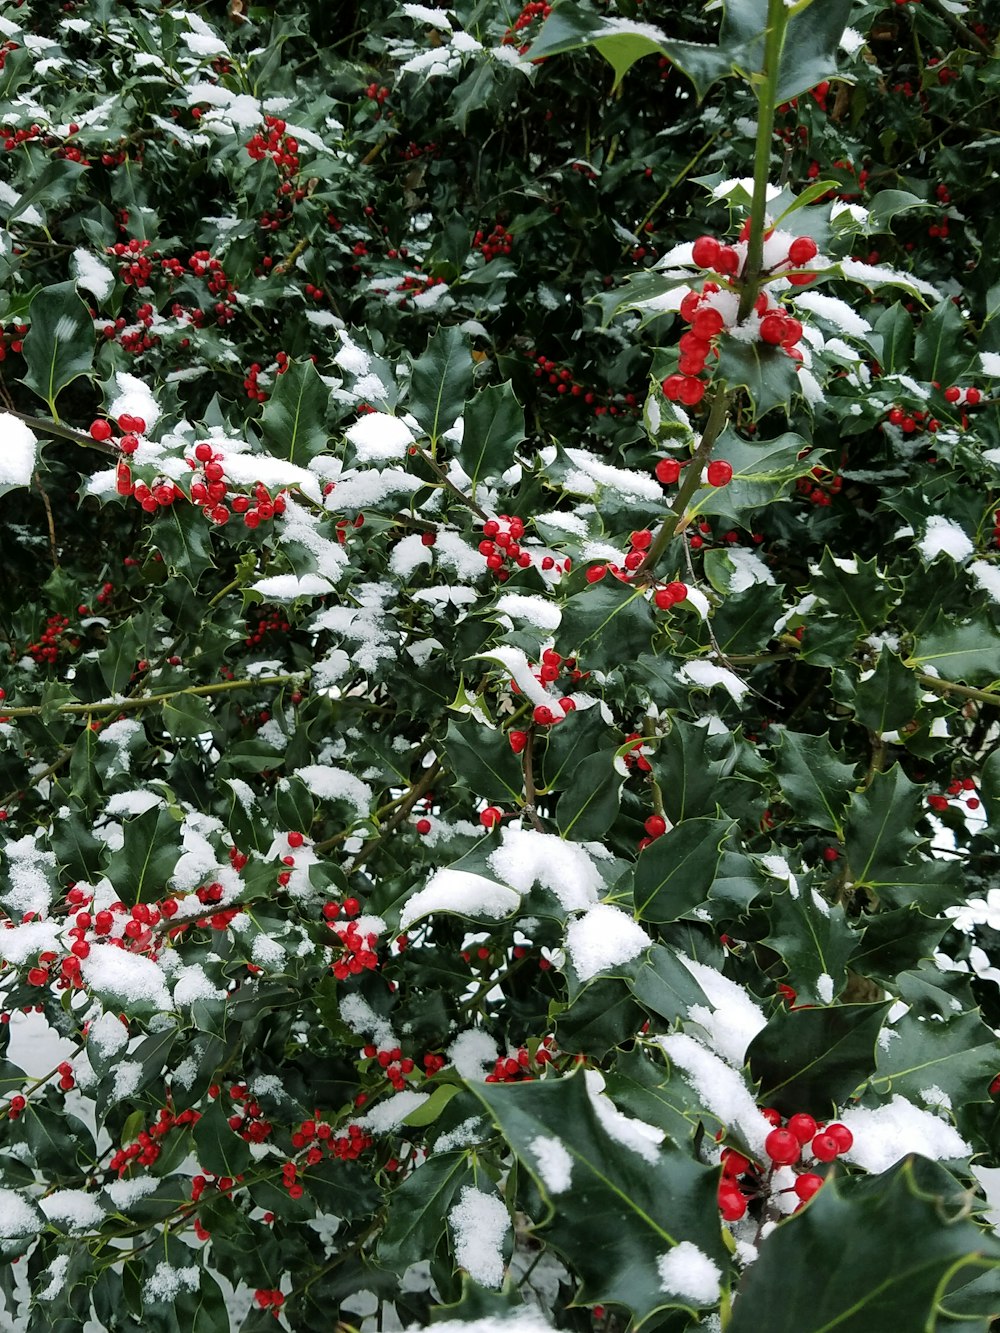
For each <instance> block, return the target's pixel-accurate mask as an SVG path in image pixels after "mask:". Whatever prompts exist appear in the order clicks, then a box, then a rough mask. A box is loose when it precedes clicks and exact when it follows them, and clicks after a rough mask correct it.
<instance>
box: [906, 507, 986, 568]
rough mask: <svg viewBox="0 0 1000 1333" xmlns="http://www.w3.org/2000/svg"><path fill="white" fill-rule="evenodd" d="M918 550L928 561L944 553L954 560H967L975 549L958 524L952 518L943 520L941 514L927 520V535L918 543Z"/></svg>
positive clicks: (933, 515)
mask: <svg viewBox="0 0 1000 1333" xmlns="http://www.w3.org/2000/svg"><path fill="white" fill-rule="evenodd" d="M917 549H918V550H919V551H920V553H921V555H922V556H923V557H924V559H925V560H927V561H931V560H933V559H934V557H935V556H936V555H940V554H941V553H942V552H944V554H945V555H947V556H950V557H951V559H952V560H965V559H966V558H967V557H968V556H970V555H971V554H972V550H973V547H972V542H971V541H970V540H969V538H968V536H967V535H966V533H965V531H964V530H963V529H962V528H960V527H959V526H958V524H957V523H953V522H952V521H951V519H950V518H942V517H941V516H940V514H932V515H931V516H930V518H929V519H928V520H927V531H926V533H925V534H924V536H923V537H922V538H921V540H920V541H919V542H917Z"/></svg>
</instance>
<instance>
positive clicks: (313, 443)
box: [260, 359, 330, 467]
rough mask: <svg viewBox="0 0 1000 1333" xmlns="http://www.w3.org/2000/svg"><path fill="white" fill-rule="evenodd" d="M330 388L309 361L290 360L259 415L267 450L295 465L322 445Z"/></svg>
mask: <svg viewBox="0 0 1000 1333" xmlns="http://www.w3.org/2000/svg"><path fill="white" fill-rule="evenodd" d="M329 401H330V390H329V389H328V388H327V386H326V385H325V384H324V383H323V381H322V380H321V379H320V377H319V372H318V371H317V369H316V367H315V366H314V365H313V363H312V362H311V361H310V360H308V359H306V360H304V361H293V362H291V363H290V364H289V366H288V369H287V370H286V371H285V373H284V374H283V375H278V376H277V378H276V379H275V384H274V391H273V392H272V394H271V396H270V398H269V399H268V402H267V405H266V406H265V408H264V415H263V416H262V417H261V422H260V426H261V431H262V433H263V436H264V444H265V446H266V447H267V450H268V452H269V453H270V454H272V455H273V456H274V457H275V458H287V459H288V461H289V462H290V463H294V464H296V465H297V466H298V467H305V466H307V464H308V463H309V461H310V460H311V459H313V458H315V457H316V455H317V454H319V453H322V452H323V450H324V449H325V448H326V443H327V440H328V438H329V434H328V432H327V429H326V410H327V406H328V404H329Z"/></svg>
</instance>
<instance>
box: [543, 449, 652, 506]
mask: <svg viewBox="0 0 1000 1333" xmlns="http://www.w3.org/2000/svg"><path fill="white" fill-rule="evenodd" d="M566 456H567V457H568V458H569V459H570V461H571V462H572V463H574V464H575V465H576V468H577V469H578V471H579V472H581V473H583V475H584V477H587V478H589V479H590V481H591V482H596V483H597V484H598V485H599V486H607V487H608V489H609V490H613V491H617V492H618V493H619V494H621V495H629V496H634V497H635V498H636V499H637V500H655V501H657V502H660V501H662V499H663V488H662V487H661V486H660V483H659V482H658V481H655V480H654V479H653V478H652V477H650V476H649V475H648V474H647V473H645V472H631V471H629V470H628V469H627V468H620V467H612V466H611V464H610V463H603V462H602V461H601V460H600V459H599V458H597V457H596V456H595V455H594V454H591V453H588V452H587V450H586V449H567V450H566ZM569 480H570V479H569V478H567V481H566V485H567V487H569ZM570 489H573V488H572V487H570ZM581 489H584V491H585V493H586V494H591V493H592V491H593V487H592V486H591V487H587V488H581Z"/></svg>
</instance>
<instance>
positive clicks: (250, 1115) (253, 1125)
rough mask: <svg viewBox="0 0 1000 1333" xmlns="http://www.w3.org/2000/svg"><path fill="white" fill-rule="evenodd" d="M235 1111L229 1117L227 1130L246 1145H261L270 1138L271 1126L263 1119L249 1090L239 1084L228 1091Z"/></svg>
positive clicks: (257, 1103) (259, 1107)
mask: <svg viewBox="0 0 1000 1333" xmlns="http://www.w3.org/2000/svg"><path fill="white" fill-rule="evenodd" d="M229 1095H230V1097H231V1098H232V1099H233V1101H234V1102H236V1103H237V1109H235V1110H234V1111H233V1114H232V1115H231V1116H230V1117H229V1128H230V1129H231V1130H232V1131H233V1132H234V1133H235V1134H239V1136H240V1138H241V1139H243V1140H245V1142H247V1143H263V1142H264V1141H265V1140H266V1139H268V1138H270V1136H271V1133H272V1130H273V1128H274V1127H273V1125H272V1124H271V1122H270V1121H269V1120H267V1119H265V1117H264V1112H263V1110H262V1109H261V1105H260V1103H259V1102H258V1101H256V1100H255V1099H254V1098H253V1097H251V1096H250V1090H249V1089H248V1088H246V1087H244V1086H242V1085H240V1084H237V1085H235V1086H233V1087H231V1088H230V1089H229Z"/></svg>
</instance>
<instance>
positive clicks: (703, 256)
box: [691, 236, 722, 268]
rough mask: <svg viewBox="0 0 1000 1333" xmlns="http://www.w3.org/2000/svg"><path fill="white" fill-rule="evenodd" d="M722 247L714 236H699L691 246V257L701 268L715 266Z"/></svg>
mask: <svg viewBox="0 0 1000 1333" xmlns="http://www.w3.org/2000/svg"><path fill="white" fill-rule="evenodd" d="M721 249H722V246H721V245H720V244H719V242H718V241H717V240H716V239H715V237H714V236H699V237H698V239H697V240H696V241H695V243H694V245H693V246H692V247H691V258H692V259H693V260H694V262H695V263H696V264H697V265H698V267H699V268H714V267H715V265H716V263H717V262H718V258H719V251H720V250H721Z"/></svg>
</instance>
